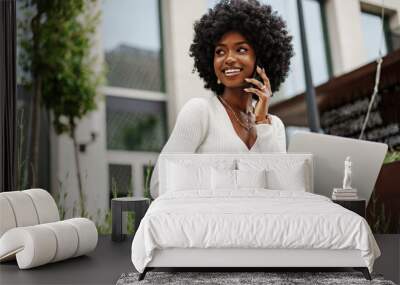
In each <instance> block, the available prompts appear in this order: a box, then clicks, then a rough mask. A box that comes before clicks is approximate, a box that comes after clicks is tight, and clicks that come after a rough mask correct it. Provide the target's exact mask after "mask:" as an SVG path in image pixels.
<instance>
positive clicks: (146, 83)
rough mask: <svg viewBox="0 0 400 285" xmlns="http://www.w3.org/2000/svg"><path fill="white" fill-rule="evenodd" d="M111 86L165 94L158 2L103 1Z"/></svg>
mask: <svg viewBox="0 0 400 285" xmlns="http://www.w3.org/2000/svg"><path fill="white" fill-rule="evenodd" d="M102 4H103V5H102V11H103V15H102V20H103V22H102V31H103V35H102V36H103V48H104V52H105V63H106V65H107V83H106V85H108V86H116V87H124V88H132V89H142V90H152V91H164V90H163V89H164V88H163V80H162V76H163V72H162V68H161V66H162V64H161V58H162V57H161V41H160V17H159V9H158V0H146V1H143V0H103V2H102Z"/></svg>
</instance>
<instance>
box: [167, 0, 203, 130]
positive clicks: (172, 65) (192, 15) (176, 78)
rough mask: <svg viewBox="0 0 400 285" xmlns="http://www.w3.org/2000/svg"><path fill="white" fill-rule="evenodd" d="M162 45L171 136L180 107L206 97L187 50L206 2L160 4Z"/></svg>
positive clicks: (172, 0)
mask: <svg viewBox="0 0 400 285" xmlns="http://www.w3.org/2000/svg"><path fill="white" fill-rule="evenodd" d="M161 4H162V13H163V16H162V17H163V19H162V26H163V42H164V57H165V61H164V66H165V74H166V91H167V98H168V99H167V100H168V101H167V106H168V125H169V132H171V130H172V128H173V126H174V125H175V119H176V116H177V114H178V113H179V110H180V109H181V108H182V106H183V105H184V104H185V103H186V102H187V101H188V100H189V99H190V98H192V97H200V96H204V95H205V94H208V91H206V90H205V89H204V88H203V85H204V84H203V81H202V80H201V79H200V78H199V76H198V75H197V73H194V74H193V73H192V69H193V58H191V57H190V56H189V47H190V44H191V42H192V40H193V35H194V33H193V24H194V22H195V21H196V20H198V19H199V18H200V17H201V16H202V15H203V14H204V13H205V11H206V8H207V1H206V0H204V1H182V0H169V1H161Z"/></svg>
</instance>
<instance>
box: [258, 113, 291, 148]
mask: <svg viewBox="0 0 400 285" xmlns="http://www.w3.org/2000/svg"><path fill="white" fill-rule="evenodd" d="M270 116H271V124H258V125H256V128H257V136H258V145H259V149H260V150H261V152H286V134H285V126H284V125H283V122H282V121H281V119H279V118H278V117H277V116H274V115H270Z"/></svg>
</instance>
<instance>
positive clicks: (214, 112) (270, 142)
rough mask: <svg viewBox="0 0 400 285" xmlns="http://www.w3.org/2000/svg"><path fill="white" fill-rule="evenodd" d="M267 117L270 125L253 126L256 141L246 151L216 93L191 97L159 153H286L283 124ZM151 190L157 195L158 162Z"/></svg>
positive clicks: (154, 196) (152, 178) (275, 118)
mask: <svg viewBox="0 0 400 285" xmlns="http://www.w3.org/2000/svg"><path fill="white" fill-rule="evenodd" d="M270 116H271V124H258V125H256V130H257V140H256V142H255V143H254V145H253V146H252V147H251V149H250V150H249V149H248V148H247V146H246V144H245V143H244V142H243V141H242V140H241V138H240V137H239V136H238V135H237V133H236V131H235V129H234V128H233V125H232V122H231V120H230V118H229V116H228V114H227V112H226V110H225V107H224V106H223V105H222V103H221V102H220V101H219V100H218V98H217V96H216V95H210V97H206V98H192V99H190V100H189V101H188V102H187V103H186V104H185V105H184V106H183V107H182V109H181V111H180V112H179V115H178V118H177V120H176V124H175V127H174V129H173V130H172V133H171V136H170V137H169V139H168V141H167V143H166V144H165V146H164V147H163V149H162V151H161V153H171V152H179V153H182V152H184V153H260V152H286V137H285V127H284V125H283V123H282V121H281V120H280V119H279V118H278V117H276V116H274V115H270ZM150 192H151V195H152V197H153V198H156V197H158V162H157V163H156V166H155V168H154V172H153V174H152V177H151V181H150Z"/></svg>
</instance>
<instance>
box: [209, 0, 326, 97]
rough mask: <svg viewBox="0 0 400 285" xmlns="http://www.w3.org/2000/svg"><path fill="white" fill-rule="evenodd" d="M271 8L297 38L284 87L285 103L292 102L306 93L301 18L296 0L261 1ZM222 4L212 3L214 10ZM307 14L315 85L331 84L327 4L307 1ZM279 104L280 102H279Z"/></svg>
mask: <svg viewBox="0 0 400 285" xmlns="http://www.w3.org/2000/svg"><path fill="white" fill-rule="evenodd" d="M260 1H261V2H262V3H265V4H269V5H271V6H272V8H273V9H274V10H276V11H277V12H278V15H280V16H281V17H282V18H283V19H284V20H285V21H286V25H287V28H288V31H289V34H291V35H292V36H293V42H292V43H293V49H294V53H295V55H294V57H293V58H292V60H291V66H290V71H289V74H288V78H287V79H286V81H285V83H284V84H283V85H282V86H281V91H280V92H279V93H281V95H282V97H281V96H279V97H280V98H281V99H284V98H289V97H292V96H294V95H297V94H299V93H302V92H304V91H305V77H304V67H303V54H302V48H301V39H300V26H299V15H298V9H297V1H296V0H284V1H283V0H260ZM217 2H218V0H208V4H209V7H210V8H211V7H213V6H214V5H215V4H216V3H217ZM303 11H304V19H305V29H306V37H307V45H308V52H309V55H310V64H311V72H312V76H313V82H314V85H319V84H322V83H324V82H326V81H328V80H329V77H330V75H331V71H330V65H329V64H330V58H329V49H328V44H327V35H326V29H325V22H324V13H323V4H321V2H320V1H318V0H303ZM278 100H279V99H278Z"/></svg>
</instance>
